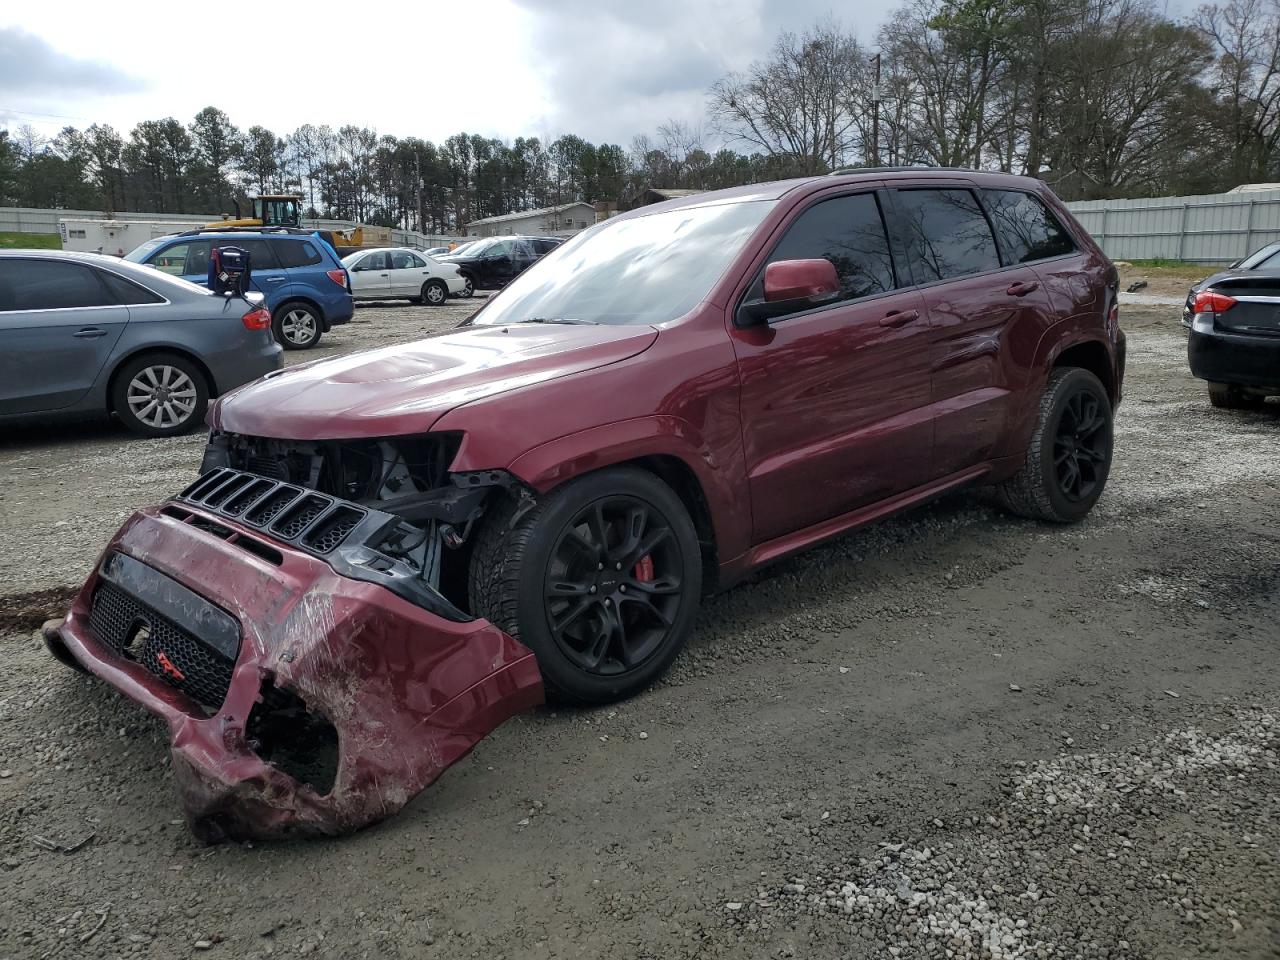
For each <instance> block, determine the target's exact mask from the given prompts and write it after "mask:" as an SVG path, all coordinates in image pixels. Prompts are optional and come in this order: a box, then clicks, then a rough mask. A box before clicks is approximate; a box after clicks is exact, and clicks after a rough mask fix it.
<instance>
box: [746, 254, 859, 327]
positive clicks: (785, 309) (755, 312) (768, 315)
mask: <svg viewBox="0 0 1280 960" xmlns="http://www.w3.org/2000/svg"><path fill="white" fill-rule="evenodd" d="M839 295H840V276H839V274H837V273H836V268H835V265H834V264H833V263H832V262H831V261H830V260H820V259H819V260H778V261H775V262H774V263H771V264H769V265H768V266H767V267H765V268H764V297H763V299H760V300H748V301H746V302H745V303H743V304H742V306H741V307H739V308H738V316H737V323H738V326H740V327H750V326H755V325H757V324H761V323H768V322H769V321H770V320H772V319H774V318H775V317H781V316H785V315H787V314H789V313H798V312H799V311H801V310H808V309H810V308H812V307H818V306H821V305H822V304H824V303H830V302H832V301H833V300H835V299H836V297H838V296H839Z"/></svg>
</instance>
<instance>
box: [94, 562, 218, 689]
mask: <svg viewBox="0 0 1280 960" xmlns="http://www.w3.org/2000/svg"><path fill="white" fill-rule="evenodd" d="M89 629H90V630H91V631H92V632H93V634H94V636H95V637H97V639H98V640H99V641H100V642H101V643H103V644H105V645H106V646H108V647H110V648H111V649H112V650H114V651H115V652H116V653H118V654H120V655H121V656H123V657H126V658H127V659H130V660H135V661H137V662H138V663H140V664H142V665H143V666H144V667H146V668H147V669H148V670H150V671H151V672H152V673H154V674H155V675H156V676H158V677H161V678H162V679H164V680H165V681H166V682H168V683H169V684H170V685H172V686H174V687H177V688H178V689H179V690H181V691H182V692H183V693H185V694H186V695H187V696H189V697H191V698H192V699H193V700H195V701H196V702H197V703H199V704H201V705H202V706H204V707H207V708H208V709H210V710H213V711H217V710H218V709H219V708H220V707H221V706H222V701H223V700H225V699H226V696H227V689H228V688H229V687H230V686H231V671H232V669H233V668H234V667H235V662H234V661H232V660H229V659H227V658H226V657H224V656H223V655H222V654H220V653H218V652H217V651H216V650H211V649H210V648H209V647H207V646H205V645H204V644H203V643H201V642H200V640H199V638H197V637H195V636H193V635H191V634H190V633H188V632H187V631H186V630H183V629H182V628H181V627H179V626H177V625H176V624H174V623H173V622H171V621H170V620H168V619H166V618H165V617H163V616H161V615H160V614H158V613H156V612H155V611H154V610H151V609H150V608H148V607H146V606H144V605H143V604H142V603H140V602H138V600H136V599H135V598H134V597H131V596H130V595H129V594H128V593H126V592H125V591H123V590H121V589H120V588H119V587H117V586H116V585H115V584H113V583H109V582H107V581H103V582H102V583H100V584H99V585H98V589H97V590H96V591H95V592H94V595H93V606H92V607H91V609H90V611H89Z"/></svg>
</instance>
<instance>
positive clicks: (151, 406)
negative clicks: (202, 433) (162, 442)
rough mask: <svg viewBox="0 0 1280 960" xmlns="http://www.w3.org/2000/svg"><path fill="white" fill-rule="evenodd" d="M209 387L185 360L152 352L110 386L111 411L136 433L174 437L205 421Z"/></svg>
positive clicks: (130, 365)
mask: <svg viewBox="0 0 1280 960" xmlns="http://www.w3.org/2000/svg"><path fill="white" fill-rule="evenodd" d="M208 406H209V384H208V382H207V381H206V380H205V377H204V373H203V372H202V371H201V370H200V368H199V367H197V366H196V365H195V364H194V363H193V362H191V361H190V360H188V359H187V358H186V357H180V356H178V355H177V354H173V353H149V354H144V355H143V356H140V357H134V358H133V359H132V360H130V361H129V362H128V363H126V364H125V365H124V366H123V367H121V368H120V370H119V372H118V373H117V374H116V376H115V379H114V380H113V381H112V385H111V409H112V410H114V411H115V413H116V416H118V417H119V418H120V421H121V422H122V423H123V424H124V425H125V426H126V427H128V428H129V429H130V430H132V431H133V432H134V433H138V434H141V435H142V436H144V437H175V436H177V435H178V434H180V433H186V432H187V431H189V430H191V429H193V428H194V427H196V426H199V425H200V424H201V423H203V422H204V414H205V410H206V409H207V408H208Z"/></svg>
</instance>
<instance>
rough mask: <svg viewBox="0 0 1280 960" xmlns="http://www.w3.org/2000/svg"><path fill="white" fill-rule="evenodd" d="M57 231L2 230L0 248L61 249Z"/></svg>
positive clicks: (0, 232) (0, 231)
mask: <svg viewBox="0 0 1280 960" xmlns="http://www.w3.org/2000/svg"><path fill="white" fill-rule="evenodd" d="M61 249H62V241H61V240H59V239H58V235H57V234H56V233H15V232H12V231H8V230H0V250H61Z"/></svg>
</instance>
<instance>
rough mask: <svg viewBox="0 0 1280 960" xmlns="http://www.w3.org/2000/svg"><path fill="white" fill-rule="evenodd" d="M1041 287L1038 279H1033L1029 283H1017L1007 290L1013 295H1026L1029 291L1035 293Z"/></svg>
mask: <svg viewBox="0 0 1280 960" xmlns="http://www.w3.org/2000/svg"><path fill="white" fill-rule="evenodd" d="M1039 289H1040V282H1039V281H1038V280H1031V281H1029V282H1027V283H1015V284H1013V285H1011V286H1010V287H1009V289H1008V290H1006V291H1005V293H1007V294H1008V295H1009V296H1011V297H1025V296H1026V295H1027V294H1028V293H1035V292H1036V291H1037V290H1039Z"/></svg>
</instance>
